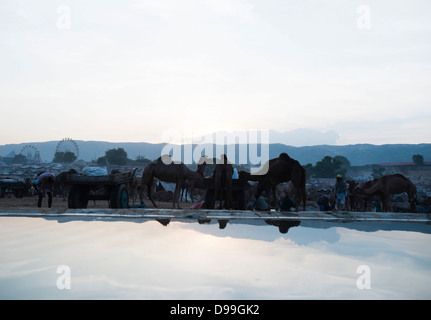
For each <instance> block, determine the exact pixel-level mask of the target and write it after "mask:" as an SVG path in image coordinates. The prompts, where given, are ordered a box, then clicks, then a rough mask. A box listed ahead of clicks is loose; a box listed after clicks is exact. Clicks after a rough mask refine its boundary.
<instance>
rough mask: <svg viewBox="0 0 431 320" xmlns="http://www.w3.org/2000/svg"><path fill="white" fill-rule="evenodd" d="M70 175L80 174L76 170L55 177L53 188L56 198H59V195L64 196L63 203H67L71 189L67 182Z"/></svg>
mask: <svg viewBox="0 0 431 320" xmlns="http://www.w3.org/2000/svg"><path fill="white" fill-rule="evenodd" d="M70 174H78V172H77V171H76V170H75V169H69V171H63V172H60V173H59V174H58V175H56V176H55V180H54V186H53V196H54V197H55V196H57V194H58V195H62V196H63V201H66V197H67V194H68V191H69V189H70V186H69V185H67V183H66V182H67V179H68V177H69V175H70Z"/></svg>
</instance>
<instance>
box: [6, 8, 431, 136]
mask: <svg viewBox="0 0 431 320" xmlns="http://www.w3.org/2000/svg"><path fill="white" fill-rule="evenodd" d="M430 17H431V1H428V0H427V1H425V0H424V1H415V0H413V1H405V0H402V1H401V0H395V1H384V0H373V1H364V0H362V1H354V0H351V1H345V0H332V1H329V0H328V1H322V0H315V1H306V0H296V1H289V0H166V1H165V0H123V1H101V0H92V1H86V0H85V1H84V0H77V1H33V0H28V1H10V0H0V108H1V126H0V144H7V143H21V142H37V141H47V140H61V139H62V138H64V137H70V138H72V139H74V140H103V141H113V142H126V141H130V142H160V141H161V138H162V135H163V133H164V132H166V130H168V129H172V128H174V129H177V130H179V131H180V132H184V131H185V128H187V131H189V132H190V130H192V132H193V136H199V135H202V134H206V133H210V132H214V131H219V130H227V131H234V130H258V129H271V130H276V131H280V132H283V131H292V130H296V129H312V130H318V131H321V132H327V131H330V130H333V131H335V132H337V133H338V135H339V138H338V139H337V144H340V145H343V144H352V143H375V144H384V143H424V142H426V143H430V142H431V129H430V128H431V126H430V124H431V90H430V85H431V19H430ZM184 135H186V133H185V134H184Z"/></svg>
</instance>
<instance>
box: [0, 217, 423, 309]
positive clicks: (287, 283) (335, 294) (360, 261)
mask: <svg viewBox="0 0 431 320" xmlns="http://www.w3.org/2000/svg"><path fill="white" fill-rule="evenodd" d="M201 222H202V221H201ZM225 222H226V221H224V223H225ZM224 223H223V221H221V223H219V222H218V221H217V220H211V221H210V222H209V223H208V222H206V223H198V222H196V220H194V221H193V220H172V221H169V220H166V221H162V220H161V221H156V220H154V219H110V218H107V217H105V216H104V217H91V218H88V219H87V218H83V217H76V218H74V217H64V218H63V217H52V218H51V217H45V218H42V217H27V216H19V217H9V216H6V217H0V298H1V299H210V300H213V299H262V300H266V299H271V300H272V299H276V300H279V299H430V298H431V290H430V288H431V249H430V243H431V225H429V224H424V223H385V222H378V223H377V222H357V223H334V222H324V221H301V222H299V221H290V222H289V223H288V224H283V225H274V224H275V223H273V224H267V223H266V222H264V221H261V220H259V221H257V220H256V221H254V220H244V221H242V220H233V221H229V222H228V223H227V224H224Z"/></svg>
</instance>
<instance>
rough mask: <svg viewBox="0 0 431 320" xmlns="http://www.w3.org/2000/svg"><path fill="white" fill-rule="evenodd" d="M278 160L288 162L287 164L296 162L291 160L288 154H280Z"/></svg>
mask: <svg viewBox="0 0 431 320" xmlns="http://www.w3.org/2000/svg"><path fill="white" fill-rule="evenodd" d="M278 159H280V160H283V161H286V162H294V161H296V160H294V159H293V158H291V157H290V156H289V155H288V154H287V153H286V152H282V153H280V155H279V156H278Z"/></svg>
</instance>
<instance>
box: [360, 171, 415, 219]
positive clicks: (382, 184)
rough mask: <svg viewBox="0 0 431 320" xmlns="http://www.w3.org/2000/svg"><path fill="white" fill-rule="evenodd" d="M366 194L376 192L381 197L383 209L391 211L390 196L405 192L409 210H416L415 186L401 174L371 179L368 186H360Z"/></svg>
mask: <svg viewBox="0 0 431 320" xmlns="http://www.w3.org/2000/svg"><path fill="white" fill-rule="evenodd" d="M361 192H363V193H364V194H366V195H375V194H378V195H380V196H381V197H382V201H383V211H392V204H391V198H390V196H391V195H392V194H399V193H403V192H406V193H407V195H408V197H409V202H410V212H415V211H416V206H415V202H416V186H415V185H414V184H413V183H412V182H411V181H410V180H409V179H407V178H406V177H404V176H403V175H402V174H399V173H397V174H391V175H386V176H383V177H381V178H379V179H375V180H373V182H372V183H371V184H370V186H369V187H365V188H361Z"/></svg>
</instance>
